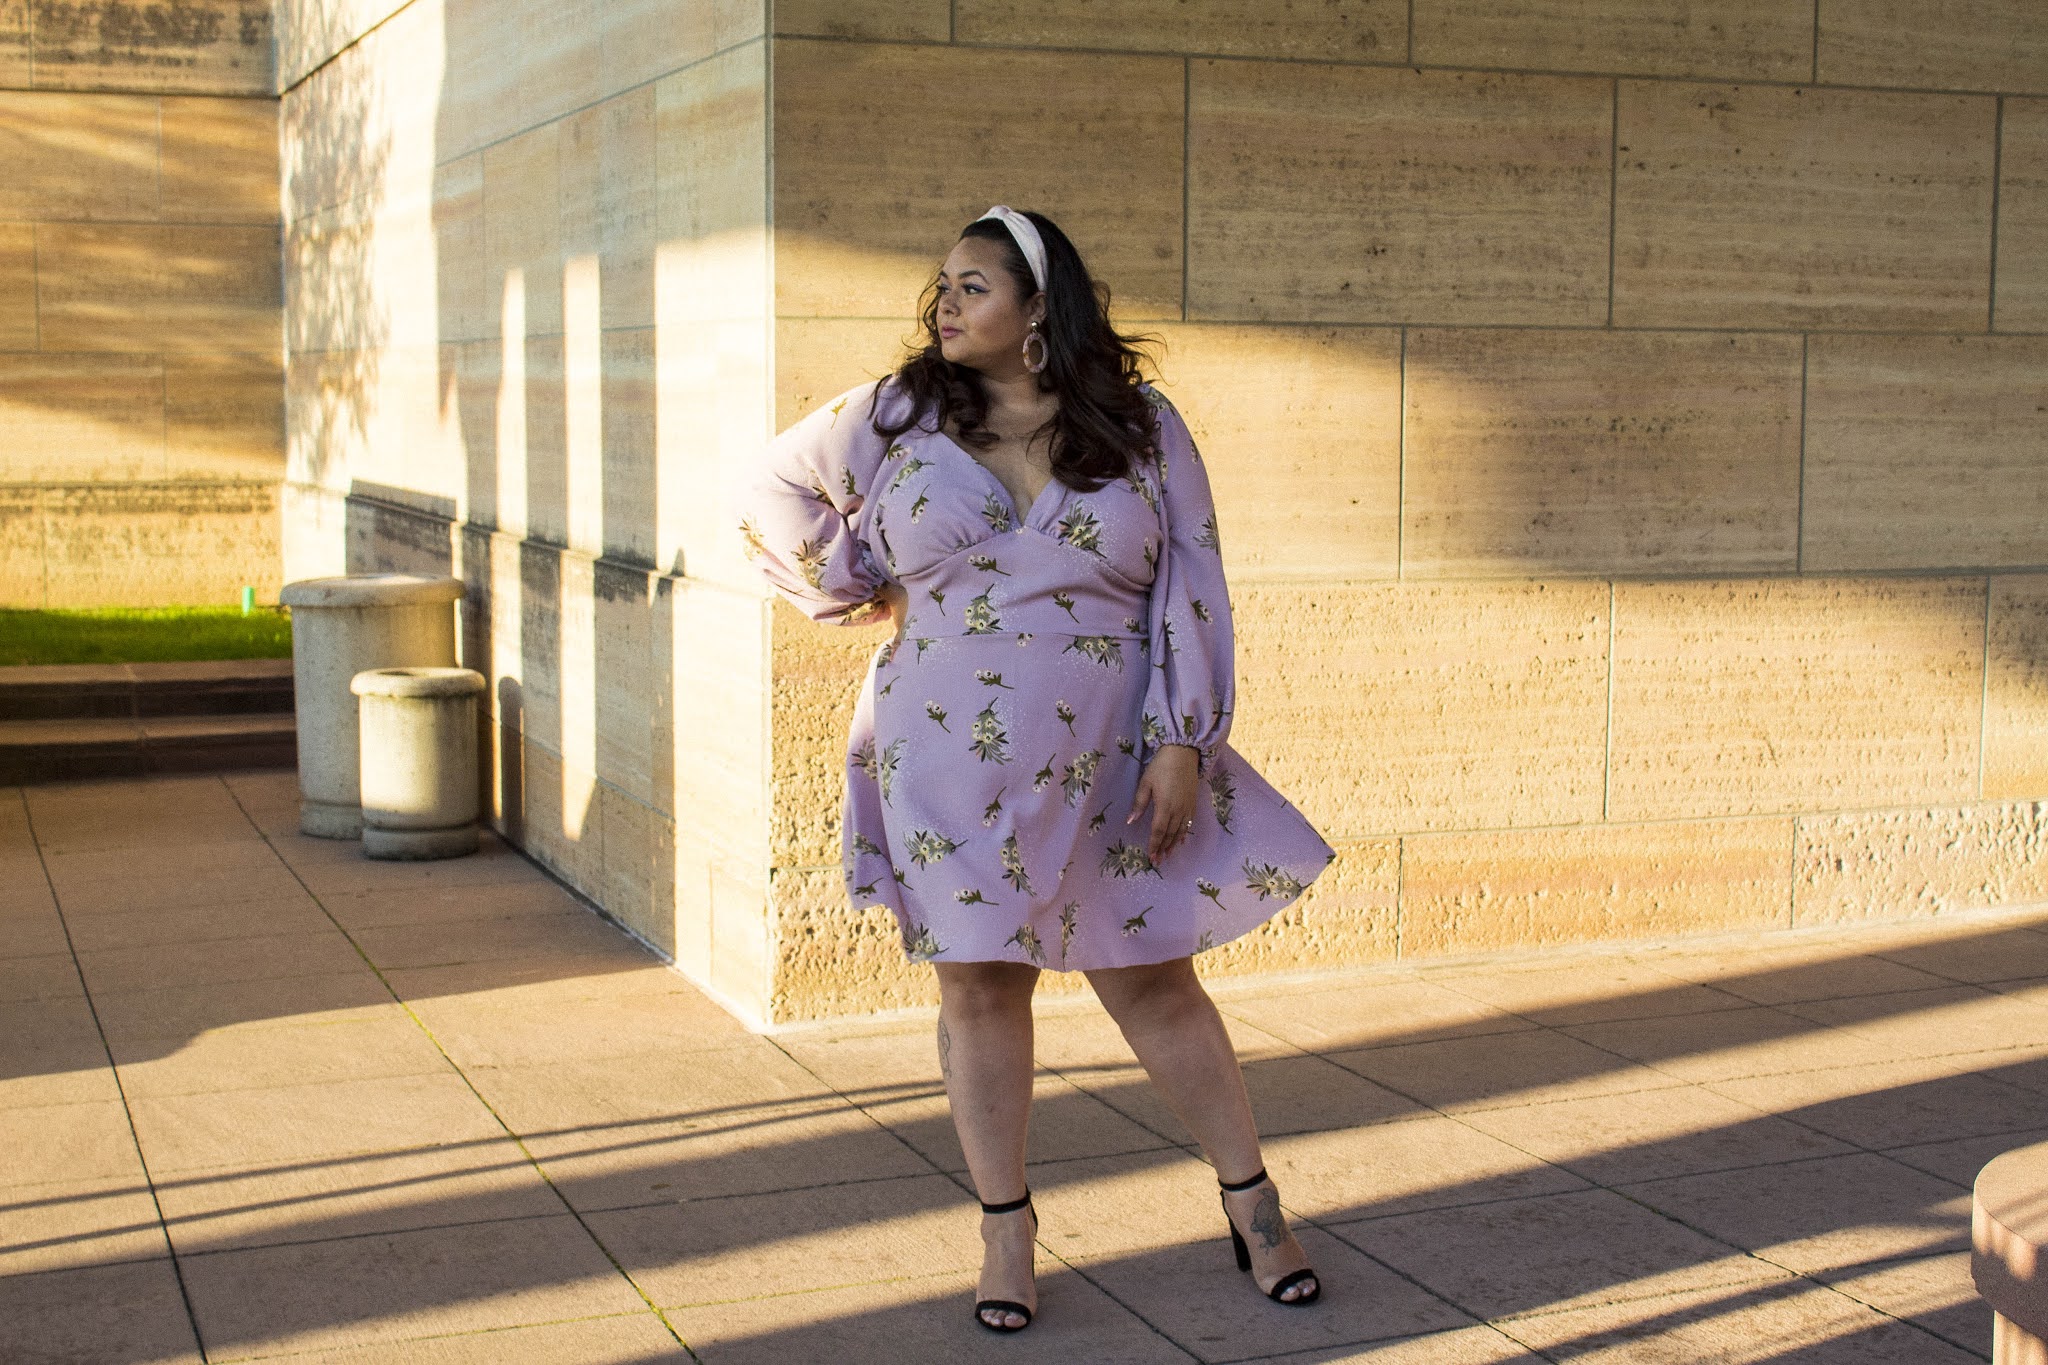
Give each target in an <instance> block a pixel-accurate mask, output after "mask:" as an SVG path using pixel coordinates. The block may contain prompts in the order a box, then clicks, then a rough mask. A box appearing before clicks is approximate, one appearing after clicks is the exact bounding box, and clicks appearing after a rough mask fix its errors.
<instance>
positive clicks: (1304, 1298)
mask: <svg viewBox="0 0 2048 1365" xmlns="http://www.w3.org/2000/svg"><path fill="white" fill-rule="evenodd" d="M1266 1180H1267V1176H1266V1169H1265V1167H1263V1166H1261V1167H1260V1168H1259V1173H1258V1174H1257V1175H1255V1176H1253V1177H1252V1178H1251V1179H1249V1180H1240V1181H1239V1182H1237V1183H1236V1184H1235V1185H1226V1184H1224V1183H1223V1182H1222V1181H1220V1180H1219V1181H1217V1182H1216V1185H1217V1188H1218V1189H1219V1190H1221V1191H1222V1193H1221V1194H1218V1195H1217V1196H1216V1198H1217V1199H1218V1200H1219V1201H1220V1202H1221V1203H1222V1205H1223V1221H1224V1222H1225V1223H1228V1224H1229V1225H1230V1249H1231V1250H1232V1251H1234V1252H1236V1253H1237V1268H1238V1269H1239V1270H1242V1271H1244V1272H1245V1273H1246V1274H1247V1275H1249V1274H1251V1269H1252V1249H1251V1248H1250V1247H1248V1246H1246V1245H1245V1241H1244V1234H1243V1233H1241V1232H1239V1231H1238V1230H1237V1220H1236V1219H1234V1218H1232V1217H1231V1216H1230V1201H1229V1200H1228V1199H1225V1198H1224V1197H1223V1196H1224V1195H1226V1194H1243V1193H1244V1192H1245V1191H1246V1190H1255V1189H1257V1188H1258V1187H1259V1186H1261V1185H1263V1184H1265V1183H1266ZM1304 1281H1306V1282H1307V1284H1308V1286H1309V1287H1308V1289H1307V1290H1306V1291H1305V1292H1303V1293H1301V1294H1299V1295H1297V1296H1295V1297H1294V1298H1291V1299H1283V1298H1281V1297H1280V1296H1281V1295H1282V1294H1285V1293H1286V1292H1287V1291H1288V1290H1290V1289H1292V1288H1293V1287H1294V1286H1296V1285H1298V1284H1301V1283H1303V1282H1304ZM1252 1282H1253V1283H1254V1284H1256V1283H1258V1281H1257V1279H1256V1278H1254V1280H1253V1281H1252ZM1322 1293H1323V1285H1322V1281H1320V1280H1318V1279H1317V1278H1316V1272H1315V1271H1314V1270H1313V1269H1312V1268H1310V1267H1308V1266H1303V1267H1302V1268H1301V1269H1299V1270H1296V1271H1293V1272H1291V1273H1289V1274H1286V1275H1282V1276H1281V1277H1280V1279H1279V1281H1278V1282H1277V1283H1275V1284H1274V1286H1273V1287H1272V1288H1271V1289H1268V1290H1267V1291H1266V1297H1267V1298H1269V1299H1271V1300H1272V1301H1273V1302H1275V1303H1277V1304H1281V1305H1284V1306H1285V1307H1288V1308H1300V1307H1302V1306H1304V1305H1306V1304H1311V1303H1314V1302H1315V1301H1316V1300H1317V1299H1319V1298H1321V1297H1322Z"/></svg>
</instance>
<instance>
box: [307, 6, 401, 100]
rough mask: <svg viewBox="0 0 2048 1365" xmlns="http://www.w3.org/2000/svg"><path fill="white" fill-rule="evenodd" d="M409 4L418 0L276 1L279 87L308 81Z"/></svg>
mask: <svg viewBox="0 0 2048 1365" xmlns="http://www.w3.org/2000/svg"><path fill="white" fill-rule="evenodd" d="M408 3H417V0H275V5H276V11H277V13H276V25H277V73H278V87H279V88H280V89H283V90H289V89H291V88H292V87H293V86H295V85H297V84H298V83H299V82H301V81H303V80H305V79H306V77H307V76H308V75H309V74H311V72H312V71H313V69H314V68H315V67H318V66H320V65H322V64H323V63H325V62H327V61H328V60H330V59H331V58H333V57H334V56H335V55H336V54H338V53H340V52H341V51H342V50H343V49H344V48H346V47H347V46H348V45H349V44H350V43H353V42H355V41H356V40H357V39H359V38H361V37H362V36H363V35H364V34H366V33H368V32H369V31H370V30H371V29H373V28H375V27H376V26H377V25H378V24H381V23H383V22H384V21H385V20H386V19H388V18H390V17H391V16H392V15H393V14H396V13H397V12H398V11H399V10H401V9H403V8H405V6H406V5H407V4H408ZM428 3H430V4H431V3H433V0H428ZM435 7H436V8H438V5H437V6H435Z"/></svg>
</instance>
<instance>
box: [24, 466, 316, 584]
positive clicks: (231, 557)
mask: <svg viewBox="0 0 2048 1365" xmlns="http://www.w3.org/2000/svg"><path fill="white" fill-rule="evenodd" d="M43 505H44V514H45V517H46V521H45V536H46V544H47V547H48V548H47V551H46V556H47V558H46V567H45V575H46V577H45V604H46V605H48V606H50V607H103V606H182V605H188V604H201V603H204V604H209V605H224V604H226V603H228V602H231V601H233V600H235V598H236V596H237V595H238V594H239V592H240V590H241V588H242V585H244V584H248V585H250V586H252V587H254V588H255V589H256V596H257V599H258V600H259V601H275V600H277V589H278V586H279V580H278V572H277V565H278V564H279V562H280V559H281V555H280V551H279V547H278V540H277V537H278V517H277V487H276V485H275V484H268V483H220V484H167V483H145V484H102V485H94V484H71V485H50V486H46V487H45V489H44V490H43Z"/></svg>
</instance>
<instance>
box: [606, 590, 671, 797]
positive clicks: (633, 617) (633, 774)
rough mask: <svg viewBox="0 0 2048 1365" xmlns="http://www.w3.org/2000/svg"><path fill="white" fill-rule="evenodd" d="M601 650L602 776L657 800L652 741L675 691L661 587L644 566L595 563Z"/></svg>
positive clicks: (629, 793) (612, 784)
mask: <svg viewBox="0 0 2048 1365" xmlns="http://www.w3.org/2000/svg"><path fill="white" fill-rule="evenodd" d="M592 593H593V599H594V600H593V609H594V623H595V631H594V639H595V641H596V647H595V653H594V657H593V659H592V665H593V666H592V668H591V683H592V686H593V688H594V692H595V703H596V712H595V715H594V717H593V720H594V736H593V738H594V749H595V752H596V755H597V768H596V771H597V773H598V776H599V777H600V778H602V779H603V780H604V782H605V783H606V784H607V785H608V786H610V787H613V788H616V789H617V790H618V791H619V792H620V793H622V794H623V795H625V796H626V797H629V798H631V799H632V800H633V801H635V802H638V803H640V804H642V805H650V804H652V803H653V802H654V801H655V800H656V791H655V785H654V779H655V768H656V762H657V753H658V750H657V748H656V746H655V745H654V744H652V743H650V742H649V741H650V740H651V738H652V737H653V736H654V734H655V731H656V729H657V728H658V727H663V726H666V725H667V724H669V723H670V721H669V718H668V717H667V716H666V715H664V714H663V713H664V712H665V711H666V710H667V709H668V707H669V705H670V702H671V698H672V697H673V695H674V694H673V692H672V691H671V689H670V688H669V687H668V686H666V685H665V681H666V680H664V679H660V678H659V677H658V675H657V673H656V670H657V669H658V668H659V667H660V666H661V664H662V663H663V662H664V661H663V660H660V659H658V658H656V656H655V653H654V647H653V645H654V641H653V636H654V625H655V622H654V613H653V611H652V606H653V591H652V583H651V581H650V576H649V575H648V573H647V571H646V570H644V569H636V568H632V567H630V566H628V565H624V564H615V563H613V562H611V561H610V560H604V559H600V560H597V561H596V562H595V564H594V565H593V566H592Z"/></svg>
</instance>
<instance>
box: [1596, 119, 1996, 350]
mask: <svg viewBox="0 0 2048 1365" xmlns="http://www.w3.org/2000/svg"><path fill="white" fill-rule="evenodd" d="M1618 108H1619V120H1620V122H1619V128H1618V131H1617V133H1616V144H1617V149H1618V154H1619V158H1620V163H1619V167H1618V170H1617V173H1616V175H1617V178H1616V186H1615V209H1614V322H1615V323H1616V325H1618V326H1624V327H1659V326H1696V327H1811V328H1878V327H1913V328H1956V329H1963V330H1982V329H1983V326H1984V319H1985V317H1986V316H1987V314H1986V308H1987V303H1988V289H1989V285H1988V280H1989V277H1990V260H1989V253H1990V241H1991V190H1992V183H1991V165H1992V152H1993V145H1992V144H1993V142H1994V135H1993V127H1994V123H1995V120H1996V109H1995V107H1994V101H1992V100H1990V99H1987V98H1983V97H1979V96H1963V95H1928V94H1905V93H1898V92H1891V91H1865V90H1826V89H1813V88H1799V87H1787V86H1755V85H1752V86H1728V85H1693V84H1689V83H1682V82H1661V81H1623V82H1622V83H1621V85H1620V93H1619V106H1618Z"/></svg>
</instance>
